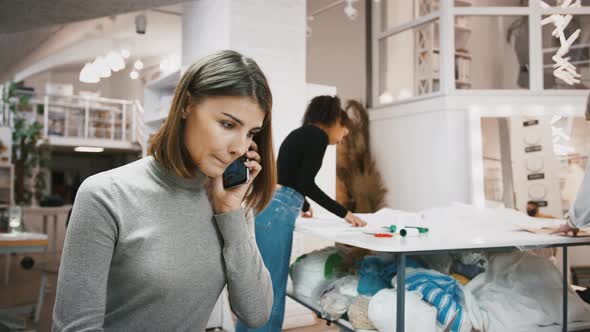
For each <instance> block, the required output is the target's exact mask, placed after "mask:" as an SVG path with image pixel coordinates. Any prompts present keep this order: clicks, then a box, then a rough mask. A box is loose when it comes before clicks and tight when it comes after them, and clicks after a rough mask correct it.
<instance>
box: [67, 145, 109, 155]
mask: <svg viewBox="0 0 590 332" xmlns="http://www.w3.org/2000/svg"><path fill="white" fill-rule="evenodd" d="M74 151H76V152H91V153H99V152H103V151H104V148H99V147H94V146H77V147H75V148H74Z"/></svg>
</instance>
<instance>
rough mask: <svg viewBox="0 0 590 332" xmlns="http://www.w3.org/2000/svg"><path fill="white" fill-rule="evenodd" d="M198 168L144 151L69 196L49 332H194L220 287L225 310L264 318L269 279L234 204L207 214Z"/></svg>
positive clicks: (255, 322) (252, 320)
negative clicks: (179, 167)
mask: <svg viewBox="0 0 590 332" xmlns="http://www.w3.org/2000/svg"><path fill="white" fill-rule="evenodd" d="M205 181H206V178H205V176H204V175H203V174H200V175H199V176H197V178H196V179H192V180H189V179H184V178H181V177H179V176H176V175H174V174H173V173H171V172H169V171H167V170H166V169H165V168H164V167H163V166H162V165H161V164H159V163H158V162H156V161H155V160H154V159H153V157H147V158H144V159H141V160H139V161H136V162H133V163H131V164H128V165H125V166H123V167H119V168H116V169H113V170H110V171H107V172H103V173H100V174H97V175H94V176H92V177H90V178H88V179H87V180H86V181H84V183H83V184H82V186H81V187H80V189H79V191H78V194H77V196H76V201H75V202H74V207H73V210H72V215H71V219H70V223H69V226H68V230H67V234H66V240H65V246H64V250H63V255H62V260H61V266H60V270H59V279H58V285H57V295H56V300H55V308H54V312H53V330H54V331H103V330H104V331H204V330H205V328H206V324H207V321H208V319H209V316H210V315H211V311H212V310H213V306H214V305H215V303H216V301H217V299H218V297H219V295H220V293H221V291H222V290H223V288H224V286H226V285H227V289H228V293H229V301H230V304H231V307H232V310H233V312H234V314H235V315H236V316H237V317H238V318H239V319H240V321H242V322H244V323H245V324H246V325H249V326H250V327H259V326H261V325H263V324H264V323H266V321H267V320H268V317H269V315H270V311H271V307H272V301H273V300H272V299H273V292H272V284H271V280H270V276H269V274H268V271H267V269H266V268H265V266H264V263H263V261H262V259H261V257H260V253H259V252H258V248H257V246H256V242H255V238H254V230H253V223H252V218H248V220H246V218H245V212H244V210H239V211H234V212H230V213H226V214H220V215H215V214H214V213H213V211H212V208H211V204H210V202H209V199H208V197H207V192H206V190H205V189H204V187H203V185H204V183H205Z"/></svg>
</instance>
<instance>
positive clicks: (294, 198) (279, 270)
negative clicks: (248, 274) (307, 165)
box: [236, 186, 303, 332]
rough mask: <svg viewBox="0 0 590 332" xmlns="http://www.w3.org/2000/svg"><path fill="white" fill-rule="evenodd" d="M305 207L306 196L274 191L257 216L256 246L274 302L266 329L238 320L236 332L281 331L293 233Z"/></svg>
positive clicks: (285, 189) (284, 190) (293, 190)
mask: <svg viewBox="0 0 590 332" xmlns="http://www.w3.org/2000/svg"><path fill="white" fill-rule="evenodd" d="M302 205H303V196H302V195H301V194H300V193H298V192H297V191H296V190H295V189H293V188H289V187H285V186H283V187H281V188H279V189H277V190H276V191H275V193H274V195H273V197H272V200H271V202H270V204H269V205H268V206H267V207H266V208H265V209H264V210H263V211H262V212H261V213H260V214H258V215H257V216H256V219H255V229H256V243H257V244H258V250H259V251H260V255H261V256H262V260H263V261H264V265H266V268H267V269H268V272H270V278H271V280H272V288H273V291H274V302H273V305H272V312H271V314H270V319H269V320H268V322H267V323H266V324H265V325H263V326H262V327H260V328H258V329H249V328H248V327H246V325H244V324H243V323H242V322H240V321H239V320H238V322H237V324H236V332H246V331H257V332H278V331H281V328H282V326H283V318H284V316H285V297H286V291H287V278H288V276H289V261H290V259H291V247H292V244H293V229H294V228H295V220H296V219H297V217H298V216H299V212H300V211H301V206H302Z"/></svg>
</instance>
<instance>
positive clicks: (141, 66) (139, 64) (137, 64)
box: [133, 59, 143, 70]
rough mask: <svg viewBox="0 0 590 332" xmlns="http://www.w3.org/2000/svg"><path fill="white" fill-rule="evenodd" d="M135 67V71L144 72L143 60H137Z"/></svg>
mask: <svg viewBox="0 0 590 332" xmlns="http://www.w3.org/2000/svg"><path fill="white" fill-rule="evenodd" d="M133 67H135V69H137V70H142V69H143V62H141V60H139V59H137V60H135V62H134V63H133Z"/></svg>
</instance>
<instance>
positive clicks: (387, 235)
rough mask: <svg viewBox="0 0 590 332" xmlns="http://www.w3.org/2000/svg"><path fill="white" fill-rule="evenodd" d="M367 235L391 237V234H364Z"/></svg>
mask: <svg viewBox="0 0 590 332" xmlns="http://www.w3.org/2000/svg"><path fill="white" fill-rule="evenodd" d="M365 234H368V235H373V236H374V237H393V234H391V233H365Z"/></svg>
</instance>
